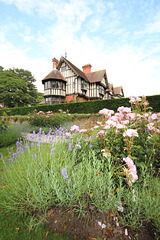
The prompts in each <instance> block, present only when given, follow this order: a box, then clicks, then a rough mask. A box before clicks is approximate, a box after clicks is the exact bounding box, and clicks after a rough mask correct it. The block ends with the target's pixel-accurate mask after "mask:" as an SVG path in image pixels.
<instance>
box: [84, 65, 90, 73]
mask: <svg viewBox="0 0 160 240" xmlns="http://www.w3.org/2000/svg"><path fill="white" fill-rule="evenodd" d="M91 67H92V66H91V64H86V65H84V66H82V68H83V72H84V73H90V72H91Z"/></svg>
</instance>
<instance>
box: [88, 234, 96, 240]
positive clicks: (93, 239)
mask: <svg viewBox="0 0 160 240" xmlns="http://www.w3.org/2000/svg"><path fill="white" fill-rule="evenodd" d="M88 239H89V240H97V238H94V237H91V236H90V235H89V236H88Z"/></svg>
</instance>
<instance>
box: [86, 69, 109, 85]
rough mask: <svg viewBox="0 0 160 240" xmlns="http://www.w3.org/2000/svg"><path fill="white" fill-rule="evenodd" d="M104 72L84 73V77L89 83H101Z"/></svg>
mask: <svg viewBox="0 0 160 240" xmlns="http://www.w3.org/2000/svg"><path fill="white" fill-rule="evenodd" d="M105 73H106V70H100V71H96V72H90V73H86V77H87V78H88V81H89V82H90V83H95V82H101V81H102V78H103V76H104V74H105Z"/></svg>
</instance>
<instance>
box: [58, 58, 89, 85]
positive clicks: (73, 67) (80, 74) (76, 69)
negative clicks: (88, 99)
mask: <svg viewBox="0 0 160 240" xmlns="http://www.w3.org/2000/svg"><path fill="white" fill-rule="evenodd" d="M63 61H64V62H66V64H68V65H69V66H70V68H71V69H72V70H73V71H74V72H75V74H76V75H77V76H80V77H82V78H83V79H85V80H86V81H87V82H88V79H87V77H86V75H85V73H84V72H82V71H81V70H80V69H79V68H77V67H76V66H75V65H73V64H72V63H71V62H70V61H68V60H67V59H66V58H64V57H63V56H62V57H61V59H60V61H59V63H58V65H57V69H58V70H59V69H60V65H61V63H62V62H63Z"/></svg>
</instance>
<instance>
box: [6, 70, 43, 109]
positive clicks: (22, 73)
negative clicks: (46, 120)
mask: <svg viewBox="0 0 160 240" xmlns="http://www.w3.org/2000/svg"><path fill="white" fill-rule="evenodd" d="M9 71H11V72H14V73H15V74H17V76H18V77H19V78H21V79H23V81H24V82H25V83H26V84H27V92H28V94H29V97H30V98H29V104H30V105H36V104H38V103H39V102H41V101H42V100H43V99H42V98H40V96H41V95H40V93H38V91H37V87H36V86H35V82H36V79H35V77H34V76H33V75H32V73H31V72H30V71H28V70H24V69H19V68H13V69H9Z"/></svg>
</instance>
